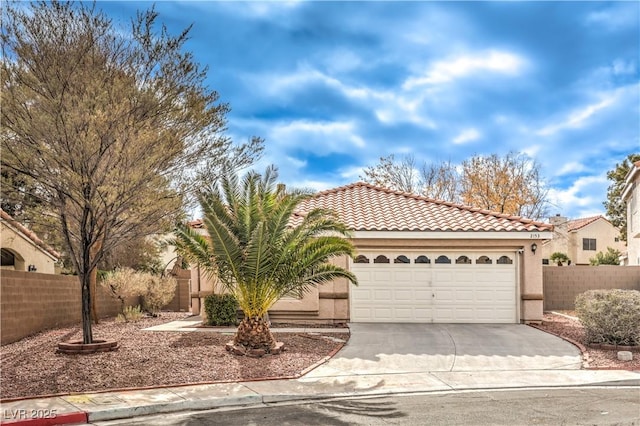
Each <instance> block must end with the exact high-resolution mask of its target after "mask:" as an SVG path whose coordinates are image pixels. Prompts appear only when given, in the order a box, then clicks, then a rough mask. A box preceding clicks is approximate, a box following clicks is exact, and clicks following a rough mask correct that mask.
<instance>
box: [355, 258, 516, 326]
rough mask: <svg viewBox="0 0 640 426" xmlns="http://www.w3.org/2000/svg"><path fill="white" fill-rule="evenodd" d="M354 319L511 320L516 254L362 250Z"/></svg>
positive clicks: (513, 318) (357, 269) (357, 266)
mask: <svg viewBox="0 0 640 426" xmlns="http://www.w3.org/2000/svg"><path fill="white" fill-rule="evenodd" d="M351 269H352V271H353V273H354V274H355V275H356V276H357V277H358V282H359V285H358V286H357V287H356V286H351V295H350V300H351V321H353V322H439V323H446V322H458V323H515V322H518V321H517V318H516V313H517V311H516V256H515V253H514V252H473V251H470V252H462V251H459V252H447V251H437V250H435V251H413V250H411V251H408V250H407V251H397V252H361V253H359V254H358V256H357V257H356V258H355V259H354V262H353V264H352V268H351Z"/></svg>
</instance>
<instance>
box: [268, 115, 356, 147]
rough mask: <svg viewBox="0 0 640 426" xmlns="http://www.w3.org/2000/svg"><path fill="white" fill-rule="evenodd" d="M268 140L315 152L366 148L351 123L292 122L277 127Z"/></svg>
mask: <svg viewBox="0 0 640 426" xmlns="http://www.w3.org/2000/svg"><path fill="white" fill-rule="evenodd" d="M267 139H268V140H270V141H272V142H274V143H277V144H279V145H284V146H297V147H299V148H302V149H304V150H309V151H315V152H327V151H332V150H333V151H336V152H346V151H348V150H349V149H350V148H353V147H356V148H364V147H365V146H366V143H365V141H364V139H362V137H360V136H359V135H358V134H357V131H356V125H355V124H354V123H353V122H351V121H334V122H322V121H310V120H296V121H291V122H288V123H286V124H280V125H276V126H275V127H274V128H273V129H272V130H271V132H270V135H269V136H268V137H267Z"/></svg>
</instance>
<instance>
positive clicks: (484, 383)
mask: <svg viewBox="0 0 640 426" xmlns="http://www.w3.org/2000/svg"><path fill="white" fill-rule="evenodd" d="M586 385H609V386H632V387H633V388H634V389H638V388H640V372H631V371H623V370H518V371H479V372H474V371H465V372H456V371H450V372H445V371H440V372H433V373H410V374H409V373H407V374H375V375H350V376H348V375H344V376H339V377H302V378H299V379H295V380H268V381H255V382H240V383H218V384H202V385H192V386H179V387H167V388H155V389H146V390H127V391H119V392H105V393H90V394H81V395H69V396H61V397H52V398H39V399H28V400H21V401H15V402H7V403H3V404H2V414H3V417H2V424H12V425H53V424H83V423H90V422H95V421H105V420H115V419H124V418H131V417H138V416H143V415H150V414H158V413H168V412H177V411H185V410H206V409H213V408H219V407H244V406H252V405H258V404H265V403H273V402H283V401H304V400H311V399H320V398H331V397H343V396H374V395H388V394H395V393H418V392H436V391H462V390H472V389H505V388H512V389H516V388H532V387H566V386H586Z"/></svg>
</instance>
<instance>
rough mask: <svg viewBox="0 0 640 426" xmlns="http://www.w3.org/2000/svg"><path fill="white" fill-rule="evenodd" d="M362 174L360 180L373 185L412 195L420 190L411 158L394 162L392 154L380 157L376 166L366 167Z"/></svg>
mask: <svg viewBox="0 0 640 426" xmlns="http://www.w3.org/2000/svg"><path fill="white" fill-rule="evenodd" d="M363 173H364V176H360V179H363V180H364V181H366V182H370V183H372V184H374V185H378V186H382V187H385V188H389V189H395V190H397V191H404V192H412V193H416V192H417V191H419V189H420V188H419V187H420V182H419V180H418V178H419V176H418V173H417V171H416V168H415V159H414V158H413V157H412V156H405V157H403V158H402V160H400V161H396V159H395V156H394V155H393V154H391V155H389V156H388V157H380V162H379V163H378V164H376V165H375V166H370V167H367V168H366V169H365V170H364V171H363Z"/></svg>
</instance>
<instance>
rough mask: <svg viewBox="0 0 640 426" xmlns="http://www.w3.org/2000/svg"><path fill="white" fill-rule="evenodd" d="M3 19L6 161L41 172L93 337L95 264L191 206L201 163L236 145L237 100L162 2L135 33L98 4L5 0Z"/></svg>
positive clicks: (33, 175)
mask: <svg viewBox="0 0 640 426" xmlns="http://www.w3.org/2000/svg"><path fill="white" fill-rule="evenodd" d="M3 18H4V19H3V29H2V76H1V78H2V94H1V96H2V97H1V102H2V112H1V118H2V127H3V130H2V132H1V137H2V141H1V143H2V145H1V146H2V160H1V161H2V166H3V168H6V169H7V170H11V171H12V172H15V173H16V174H18V175H25V176H27V177H29V178H30V179H31V180H32V181H34V182H36V183H37V185H38V188H39V191H41V194H42V197H43V198H44V199H46V201H47V204H48V206H49V209H50V212H51V214H53V215H54V216H55V217H56V218H57V221H58V224H59V229H60V232H61V235H62V236H63V238H64V241H65V246H66V251H67V253H68V255H69V257H70V258H71V260H72V263H73V266H74V269H75V271H76V272H77V274H78V276H79V280H80V284H81V288H82V325H83V342H84V343H91V342H92V341H93V333H92V328H91V313H92V312H91V311H92V309H91V304H90V300H91V286H90V275H91V272H92V271H93V270H94V269H95V268H96V265H97V264H98V263H99V262H100V260H101V259H102V257H103V254H104V253H105V252H107V251H110V250H112V249H113V248H114V247H116V246H118V245H119V244H122V243H125V242H127V241H131V240H134V239H136V238H141V237H144V236H146V235H150V234H154V233H157V232H159V231H161V230H162V229H163V227H167V226H170V225H172V224H173V223H174V221H175V220H176V218H178V217H179V216H180V214H181V212H182V201H183V198H184V195H185V194H186V191H188V190H189V189H190V188H191V187H192V185H193V184H194V183H195V182H196V180H195V179H194V174H195V171H198V170H201V169H203V165H204V164H207V163H209V162H212V163H215V164H221V161H222V162H224V159H225V158H227V154H228V153H229V152H230V150H232V149H233V145H232V143H231V141H230V140H228V139H227V138H225V137H224V136H223V135H222V132H223V131H224V129H225V115H226V113H227V111H228V110H229V107H228V105H226V104H224V103H220V102H219V101H218V98H219V96H218V94H217V93H216V92H215V91H213V90H211V89H209V88H207V86H206V85H205V83H204V80H205V77H206V72H207V70H206V69H203V68H202V67H200V66H199V64H197V63H196V62H195V61H194V60H193V57H192V55H191V54H190V53H188V52H187V53H185V52H183V46H184V43H185V41H186V40H187V37H188V33H189V28H187V29H186V30H184V31H183V32H181V33H180V34H178V35H177V36H172V35H170V34H169V33H168V31H167V29H166V28H165V27H164V26H161V27H160V28H159V31H156V29H157V28H158V25H157V22H156V21H157V13H156V12H155V11H154V10H153V8H152V9H150V10H147V11H144V12H139V13H138V15H137V17H136V18H135V19H134V20H132V25H131V30H130V31H129V32H127V31H124V30H122V29H121V28H117V27H115V26H114V24H113V23H112V22H111V20H110V19H108V18H107V17H106V15H105V14H104V13H103V12H100V11H98V10H96V5H95V3H94V4H85V3H74V2H60V1H57V0H54V1H50V2H49V1H47V2H45V1H40V2H36V3H32V4H30V7H29V8H24V7H22V6H16V5H15V4H12V3H9V4H7V3H5V4H4V6H3ZM221 159H222V160H221Z"/></svg>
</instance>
